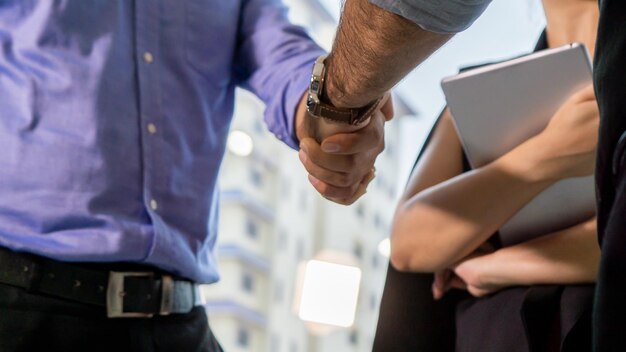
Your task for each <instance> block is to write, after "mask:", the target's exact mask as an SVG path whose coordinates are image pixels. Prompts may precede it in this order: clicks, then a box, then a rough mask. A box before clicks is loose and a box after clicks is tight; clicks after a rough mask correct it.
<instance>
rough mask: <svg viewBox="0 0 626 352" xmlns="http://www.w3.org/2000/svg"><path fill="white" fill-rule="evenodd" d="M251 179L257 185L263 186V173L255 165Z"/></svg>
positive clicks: (251, 170)
mask: <svg viewBox="0 0 626 352" xmlns="http://www.w3.org/2000/svg"><path fill="white" fill-rule="evenodd" d="M250 181H251V182H252V184H253V185H255V186H257V187H262V186H263V175H262V174H261V172H260V171H259V170H257V169H256V168H254V167H253V168H251V169H250Z"/></svg>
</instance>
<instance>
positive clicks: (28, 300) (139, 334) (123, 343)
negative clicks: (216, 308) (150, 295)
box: [0, 284, 222, 352]
mask: <svg viewBox="0 0 626 352" xmlns="http://www.w3.org/2000/svg"><path fill="white" fill-rule="evenodd" d="M0 351H2V352H40V351H41V352H43V351H48V352H56V351H63V352H74V351H75V352H86V351H89V352H99V351H102V352H105V351H106V352H109V351H115V352H126V351H128V352H131V351H132V352H159V351H163V352H170V351H176V352H177V351H184V352H195V351H197V352H200V351H202V352H221V351H222V349H221V348H220V346H219V344H218V342H217V340H216V339H215V337H214V336H213V334H212V333H211V330H210V328H209V324H208V319H207V315H206V313H205V311H204V308H203V307H196V308H194V309H193V310H192V311H191V312H190V313H188V314H173V315H169V316H157V317H154V318H148V319H136V318H132V319H107V318H106V312H105V310H104V308H99V307H92V306H88V305H84V304H80V303H74V302H70V301H66V300H62V299H57V298H53V297H48V296H44V295H39V294H31V293H28V292H26V291H25V290H23V289H21V288H16V287H12V286H8V285H3V284H0Z"/></svg>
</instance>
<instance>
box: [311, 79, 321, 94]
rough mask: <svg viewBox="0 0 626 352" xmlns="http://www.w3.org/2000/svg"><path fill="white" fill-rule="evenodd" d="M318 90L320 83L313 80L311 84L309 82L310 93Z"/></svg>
mask: <svg viewBox="0 0 626 352" xmlns="http://www.w3.org/2000/svg"><path fill="white" fill-rule="evenodd" d="M319 88H320V82H319V81H317V80H314V81H313V82H311V91H312V92H317V91H318V89H319Z"/></svg>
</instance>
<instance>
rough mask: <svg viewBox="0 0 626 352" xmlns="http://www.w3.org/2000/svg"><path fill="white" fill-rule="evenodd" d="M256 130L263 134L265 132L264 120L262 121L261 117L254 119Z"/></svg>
mask: <svg viewBox="0 0 626 352" xmlns="http://www.w3.org/2000/svg"><path fill="white" fill-rule="evenodd" d="M254 132H256V133H258V134H261V135H262V134H263V133H264V132H265V128H263V122H261V120H260V119H256V120H254Z"/></svg>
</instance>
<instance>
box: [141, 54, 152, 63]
mask: <svg viewBox="0 0 626 352" xmlns="http://www.w3.org/2000/svg"><path fill="white" fill-rule="evenodd" d="M143 61H145V62H147V63H149V64H150V63H152V61H154V56H152V53H151V52H149V51H146V52H145V53H143Z"/></svg>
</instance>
